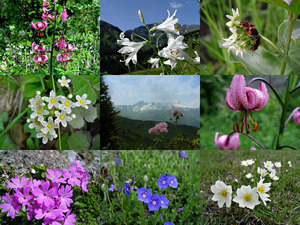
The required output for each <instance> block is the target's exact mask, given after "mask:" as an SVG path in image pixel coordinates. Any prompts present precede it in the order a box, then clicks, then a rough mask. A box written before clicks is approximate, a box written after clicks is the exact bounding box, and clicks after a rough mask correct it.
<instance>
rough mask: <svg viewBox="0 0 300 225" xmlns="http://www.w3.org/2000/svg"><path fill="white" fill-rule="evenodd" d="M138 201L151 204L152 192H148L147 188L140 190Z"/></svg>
mask: <svg viewBox="0 0 300 225" xmlns="http://www.w3.org/2000/svg"><path fill="white" fill-rule="evenodd" d="M137 194H138V200H140V201H142V202H145V203H149V202H150V198H151V196H152V192H151V190H148V189H147V188H144V187H142V188H139V190H138V192H137Z"/></svg>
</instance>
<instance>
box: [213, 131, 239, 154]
mask: <svg viewBox="0 0 300 225" xmlns="http://www.w3.org/2000/svg"><path fill="white" fill-rule="evenodd" d="M215 144H216V145H217V147H218V149H222V150H236V149H238V148H239V147H240V137H239V133H234V135H233V136H232V137H231V136H228V135H223V136H221V137H220V138H219V132H217V133H216V135H215Z"/></svg>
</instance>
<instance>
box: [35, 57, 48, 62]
mask: <svg viewBox="0 0 300 225" xmlns="http://www.w3.org/2000/svg"><path fill="white" fill-rule="evenodd" d="M33 61H35V62H36V63H45V62H47V61H48V56H47V55H35V56H34V57H33Z"/></svg>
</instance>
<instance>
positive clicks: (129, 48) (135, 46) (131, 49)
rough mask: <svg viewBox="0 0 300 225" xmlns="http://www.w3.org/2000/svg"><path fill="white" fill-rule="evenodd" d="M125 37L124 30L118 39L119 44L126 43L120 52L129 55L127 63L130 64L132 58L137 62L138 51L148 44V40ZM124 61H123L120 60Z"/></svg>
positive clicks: (134, 62)
mask: <svg viewBox="0 0 300 225" xmlns="http://www.w3.org/2000/svg"><path fill="white" fill-rule="evenodd" d="M124 37H125V32H122V33H121V34H120V39H121V40H117V43H118V44H119V45H124V47H123V48H121V49H120V50H119V51H118V52H119V53H121V54H126V55H128V57H127V59H126V60H125V65H126V66H128V64H129V62H130V60H132V63H133V64H136V63H137V53H138V51H139V50H140V49H141V48H142V47H143V46H144V45H145V44H146V41H142V42H133V41H130V40H129V39H128V38H124ZM120 62H122V61H120Z"/></svg>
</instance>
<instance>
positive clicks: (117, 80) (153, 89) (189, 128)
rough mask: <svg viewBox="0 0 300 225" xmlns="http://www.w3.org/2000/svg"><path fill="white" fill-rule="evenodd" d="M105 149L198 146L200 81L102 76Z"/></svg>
mask: <svg viewBox="0 0 300 225" xmlns="http://www.w3.org/2000/svg"><path fill="white" fill-rule="evenodd" d="M100 91H101V101H100V110H101V120H100V136H101V149H102V150H156V149H159V150H173V149H174V150H187V149H199V145H200V139H199V138H200V137H199V132H200V130H199V129H200V76H199V75H196V76H195V75H194V76H192V75H191V76H188V75H184V76H155V75H153V76H150V75H144V76H132V75H126V76H125V75H124V76H118V75H101V88H100Z"/></svg>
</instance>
